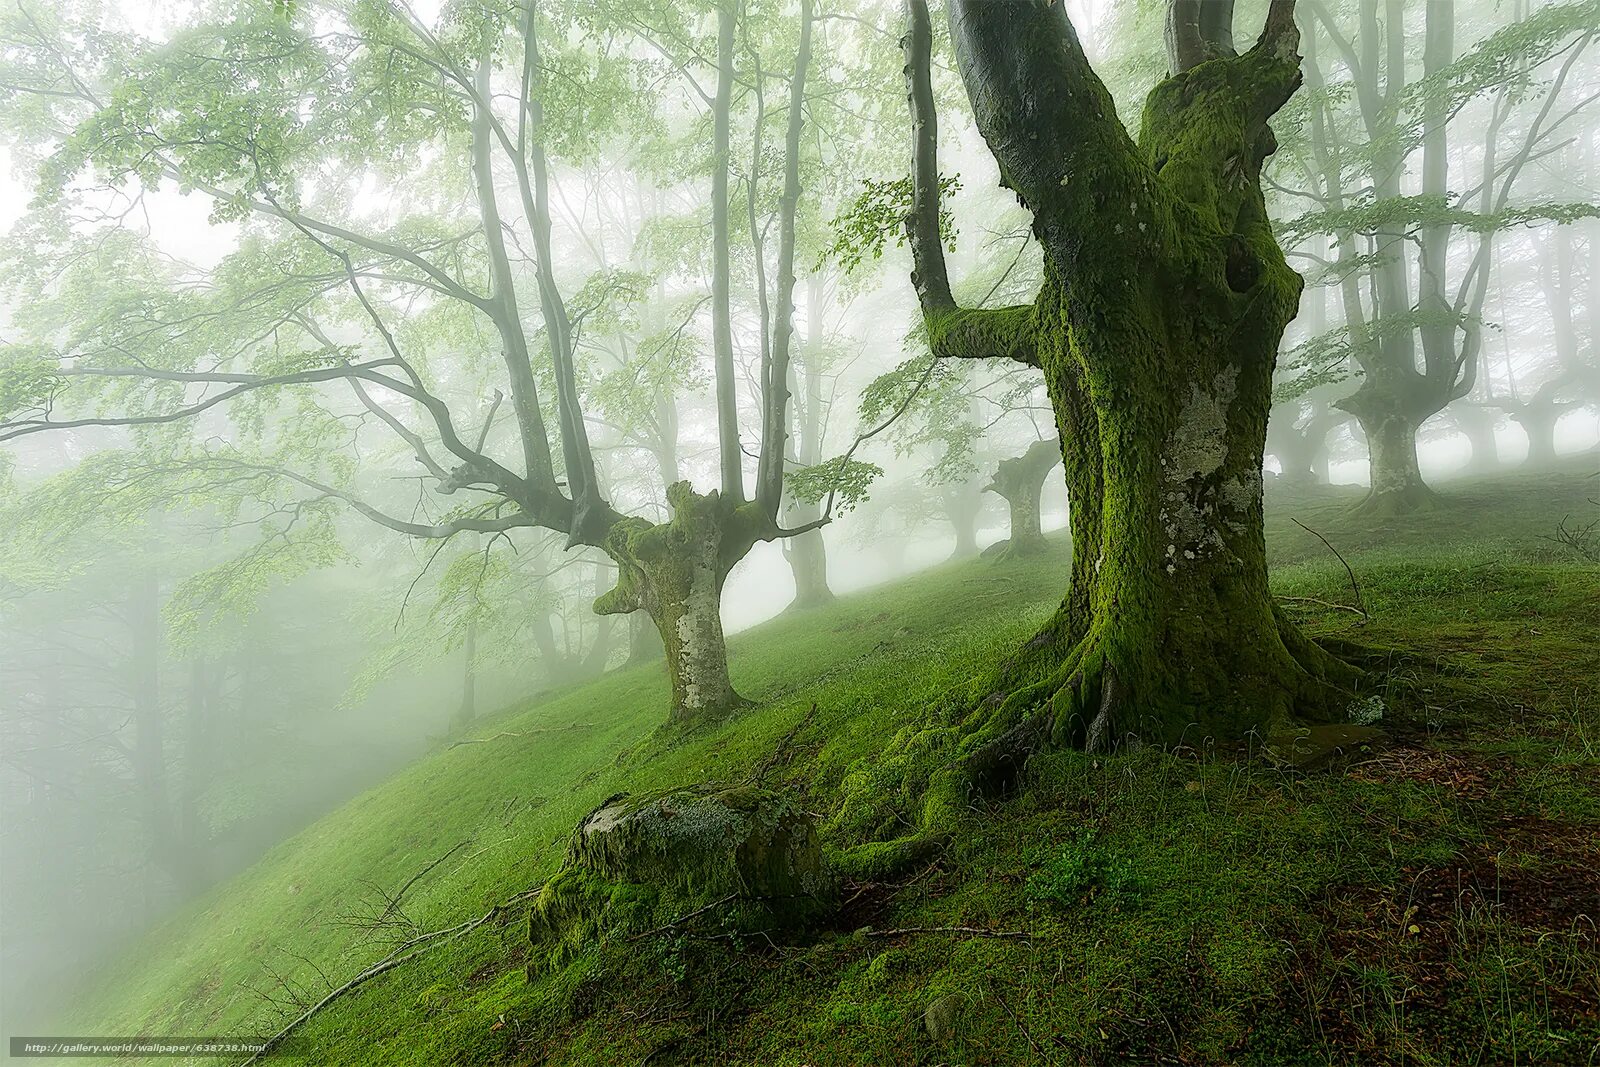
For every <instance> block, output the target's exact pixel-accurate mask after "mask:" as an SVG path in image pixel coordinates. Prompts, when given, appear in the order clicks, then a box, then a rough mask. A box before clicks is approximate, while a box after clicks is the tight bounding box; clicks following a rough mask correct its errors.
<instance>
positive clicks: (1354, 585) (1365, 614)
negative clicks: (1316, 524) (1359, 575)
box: [1289, 518, 1372, 619]
mask: <svg viewBox="0 0 1600 1067" xmlns="http://www.w3.org/2000/svg"><path fill="white" fill-rule="evenodd" d="M1289 521H1290V522H1292V523H1294V524H1295V525H1296V526H1298V527H1300V529H1302V530H1304V531H1305V532H1306V533H1308V534H1310V535H1311V536H1312V537H1315V538H1316V539H1317V540H1318V541H1321V542H1322V543H1323V544H1325V545H1327V546H1328V551H1329V552H1332V553H1333V554H1334V555H1335V556H1337V557H1338V559H1339V562H1340V563H1343V564H1344V572H1345V573H1346V574H1348V575H1349V576H1350V588H1351V590H1352V591H1354V593H1355V597H1356V608H1357V610H1359V611H1360V612H1361V617H1362V618H1365V619H1370V618H1372V613H1371V612H1370V611H1368V610H1367V605H1366V603H1365V602H1364V601H1363V600H1362V599H1361V583H1359V582H1357V581H1356V572H1355V571H1353V570H1351V569H1350V561H1349V560H1347V559H1345V558H1344V556H1343V554H1341V553H1340V551H1339V550H1338V549H1337V548H1334V547H1333V542H1331V541H1329V540H1328V539H1327V538H1326V537H1323V536H1322V535H1321V534H1319V533H1317V531H1315V530H1313V529H1312V528H1311V527H1309V526H1307V525H1306V524H1305V523H1303V522H1301V521H1300V520H1299V519H1295V518H1291V519H1290V520H1289Z"/></svg>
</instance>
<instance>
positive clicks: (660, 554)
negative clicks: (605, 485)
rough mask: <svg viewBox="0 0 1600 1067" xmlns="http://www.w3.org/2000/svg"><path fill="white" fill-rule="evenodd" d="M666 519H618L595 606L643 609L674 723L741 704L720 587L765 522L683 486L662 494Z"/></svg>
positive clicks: (765, 531) (604, 610) (767, 528)
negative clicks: (604, 588)
mask: <svg viewBox="0 0 1600 1067" xmlns="http://www.w3.org/2000/svg"><path fill="white" fill-rule="evenodd" d="M668 499H669V501H670V502H671V505H672V509H673V517H672V520H671V521H670V522H666V523H661V524H659V525H658V524H652V523H649V522H646V521H645V520H643V519H634V518H630V519H624V520H623V521H621V522H619V523H618V524H617V526H616V528H615V529H614V530H613V531H612V533H611V535H610V536H609V537H607V539H606V541H605V543H604V546H603V547H604V549H605V551H606V553H607V554H608V555H609V556H610V557H611V558H612V560H614V561H615V562H616V564H617V568H618V577H617V585H616V588H614V589H612V590H611V591H610V592H609V593H606V594H605V595H604V596H602V597H600V598H599V599H598V600H596V601H595V610H596V611H597V612H599V613H600V614H602V615H604V614H613V613H624V612H631V611H644V612H645V613H647V614H648V615H649V616H650V619H651V621H653V622H654V623H655V626H656V629H657V630H658V631H659V632H660V635H661V641H662V645H663V646H664V648H665V652H666V661H667V674H668V677H669V679H670V681H671V685H672V707H671V712H670V717H671V720H672V721H673V722H676V723H680V724H684V723H694V722H699V721H703V720H706V719H710V718H716V717H718V716H721V715H725V714H727V713H728V712H730V711H733V710H734V709H736V708H739V707H741V706H743V705H744V704H745V703H746V701H745V700H744V699H743V698H742V697H740V696H739V694H738V693H737V692H736V691H735V690H734V688H733V683H732V681H731V679H730V678H729V675H728V646H727V640H726V637H725V635H724V634H723V630H722V587H723V583H724V582H725V581H726V579H727V576H728V573H729V571H731V570H732V569H733V566H734V565H735V564H736V563H738V561H739V560H740V559H742V558H744V555H745V554H746V552H748V551H749V549H750V546H751V545H752V544H754V543H755V542H756V541H757V540H760V539H762V537H763V536H770V535H771V532H772V526H771V523H769V522H766V521H764V520H763V513H762V512H761V511H760V509H759V508H758V507H757V506H756V505H754V504H749V503H744V504H730V503H728V502H726V501H724V500H723V499H722V497H721V494H720V493H717V492H712V493H708V494H704V495H702V494H698V493H696V492H694V490H693V489H692V488H691V487H690V486H689V483H687V482H679V483H677V484H675V485H673V486H672V487H671V488H670V489H668Z"/></svg>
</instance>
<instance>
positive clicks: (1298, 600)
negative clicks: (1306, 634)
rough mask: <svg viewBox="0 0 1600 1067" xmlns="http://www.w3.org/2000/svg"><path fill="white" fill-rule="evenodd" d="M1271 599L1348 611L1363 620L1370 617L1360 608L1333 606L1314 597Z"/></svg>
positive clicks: (1277, 597) (1343, 605) (1342, 605)
mask: <svg viewBox="0 0 1600 1067" xmlns="http://www.w3.org/2000/svg"><path fill="white" fill-rule="evenodd" d="M1272 599H1274V600H1281V601H1283V602H1284V603H1285V604H1316V605H1318V606H1320V607H1324V608H1335V609H1337V610H1339V611H1348V612H1350V613H1351V614H1353V615H1359V616H1361V617H1362V618H1363V619H1370V618H1371V617H1372V616H1370V615H1368V614H1367V613H1366V612H1365V611H1362V610H1361V609H1360V608H1353V607H1351V606H1350V605H1349V604H1335V603H1334V602H1333V601H1331V600H1319V599H1318V598H1316V597H1314V596H1274V597H1273V598H1272Z"/></svg>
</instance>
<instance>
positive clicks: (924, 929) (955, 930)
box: [862, 926, 1033, 941]
mask: <svg viewBox="0 0 1600 1067" xmlns="http://www.w3.org/2000/svg"><path fill="white" fill-rule="evenodd" d="M862 934H863V935H865V936H867V937H901V936H904V935H906V934H966V935H967V936H969V937H1004V938H1014V939H1016V940H1019V941H1031V940H1033V934H1032V933H1030V932H1029V931H1027V930H985V929H984V928H983V927H981V926H897V927H895V928H894V929H893V930H863V931H862Z"/></svg>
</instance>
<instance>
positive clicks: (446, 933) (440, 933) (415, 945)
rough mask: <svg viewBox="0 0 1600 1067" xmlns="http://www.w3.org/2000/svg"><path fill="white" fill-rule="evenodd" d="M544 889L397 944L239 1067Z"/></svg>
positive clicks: (270, 1039)
mask: <svg viewBox="0 0 1600 1067" xmlns="http://www.w3.org/2000/svg"><path fill="white" fill-rule="evenodd" d="M543 888H544V887H543V886H542V885H541V886H538V887H537V888H534V889H530V890H528V891H527V892H525V893H518V894H517V895H516V896H514V897H512V898H511V899H510V900H508V901H506V902H505V903H504V904H501V905H498V906H496V907H493V908H490V909H489V910H488V911H486V912H484V913H483V914H482V915H480V916H478V917H477V918H476V919H468V920H467V921H466V922H463V923H457V924H456V925H455V926H450V927H446V928H445V929H443V930H434V931H432V932H431V933H426V934H419V935H418V936H416V937H413V938H411V939H410V940H409V941H405V942H403V943H401V944H400V945H397V946H396V947H395V948H394V950H393V951H392V952H390V953H389V955H387V956H385V957H384V958H383V959H381V960H379V961H378V962H377V963H374V964H373V965H372V966H370V967H368V968H367V969H366V970H364V971H362V972H361V973H360V974H358V975H356V976H355V977H354V978H352V979H350V980H349V981H348V982H346V983H345V984H344V985H342V986H339V987H338V988H337V989H333V990H330V991H329V992H328V994H327V995H326V996H324V997H323V998H322V999H321V1000H319V1001H317V1002H316V1003H315V1004H313V1005H312V1006H311V1007H309V1008H307V1009H306V1010H305V1011H304V1012H302V1013H301V1014H300V1015H299V1016H298V1017H297V1018H295V1019H294V1020H293V1021H292V1022H290V1023H289V1025H287V1026H285V1027H284V1028H283V1029H282V1030H279V1031H278V1032H277V1033H276V1034H273V1035H272V1036H271V1037H270V1038H268V1039H267V1041H266V1043H265V1044H263V1045H262V1046H261V1048H260V1049H258V1050H257V1051H256V1053H255V1055H253V1056H251V1057H250V1058H249V1059H248V1060H245V1061H244V1062H243V1063H242V1064H241V1065H240V1067H250V1065H251V1064H254V1063H259V1062H260V1061H261V1060H264V1059H266V1058H267V1056H268V1055H270V1054H271V1053H272V1052H273V1050H274V1049H276V1048H277V1047H278V1046H279V1045H281V1044H283V1042H284V1040H285V1039H286V1038H288V1036H289V1035H290V1034H292V1033H294V1032H295V1031H296V1030H298V1029H299V1028H300V1027H302V1026H304V1025H305V1024H306V1022H307V1021H308V1020H309V1019H311V1017H312V1016H314V1015H316V1014H317V1013H318V1012H320V1011H322V1010H323V1009H324V1008H326V1007H327V1006H328V1005H330V1004H332V1003H333V1002H334V1001H335V1000H338V999H339V998H340V997H342V996H344V995H345V994H346V993H350V992H352V991H354V990H356V989H359V988H360V987H362V986H364V985H366V984H367V983H368V982H370V981H372V980H373V979H374V978H376V977H378V976H379V975H381V974H385V973H387V972H389V971H392V970H394V969H395V968H396V967H398V966H400V965H401V964H402V963H408V962H410V961H411V960H414V959H416V958H417V957H418V956H421V955H422V954H423V953H426V952H431V951H432V950H434V949H436V948H438V947H439V946H440V945H444V944H448V943H450V942H451V941H454V940H456V939H457V938H460V937H464V936H466V935H467V934H469V933H471V932H472V931H473V930H476V929H477V928H478V927H480V926H482V925H483V924H484V923H486V922H488V921H489V920H491V919H493V918H494V917H495V916H497V915H500V914H501V913H503V912H504V911H506V910H507V909H508V908H510V907H512V906H513V905H516V904H519V903H521V902H522V901H525V900H531V899H532V898H534V897H536V896H538V895H539V892H540V890H542V889H543ZM407 950H409V951H407Z"/></svg>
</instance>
